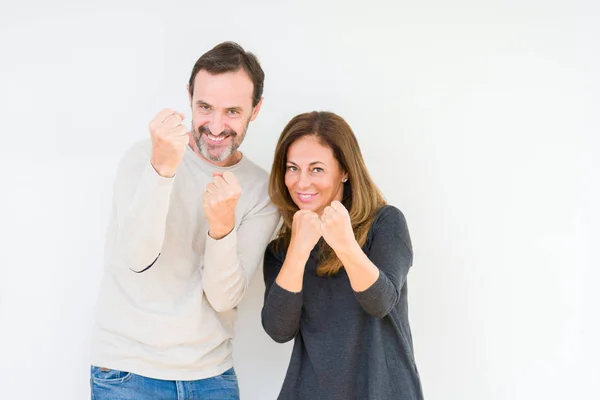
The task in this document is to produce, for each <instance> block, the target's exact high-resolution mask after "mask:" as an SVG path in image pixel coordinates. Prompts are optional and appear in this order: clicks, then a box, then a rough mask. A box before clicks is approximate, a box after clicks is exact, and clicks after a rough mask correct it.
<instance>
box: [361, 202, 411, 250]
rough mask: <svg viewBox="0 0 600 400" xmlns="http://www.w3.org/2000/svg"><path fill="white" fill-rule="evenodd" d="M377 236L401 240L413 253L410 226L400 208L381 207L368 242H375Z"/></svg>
mask: <svg viewBox="0 0 600 400" xmlns="http://www.w3.org/2000/svg"><path fill="white" fill-rule="evenodd" d="M375 236H378V237H387V238H390V239H392V238H399V239H401V240H402V241H403V242H404V243H406V245H407V246H408V247H409V249H410V250H411V251H412V246H411V240H410V234H409V232H408V224H407V223H406V217H405V216H404V213H403V212H402V211H400V209H399V208H398V207H395V206H393V205H390V204H386V205H384V206H383V207H381V208H380V209H379V210H378V211H377V213H376V215H375V217H374V219H373V223H372V224H371V228H370V229H369V235H368V238H367V242H370V241H371V240H373V238H374V237H375Z"/></svg>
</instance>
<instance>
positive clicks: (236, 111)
mask: <svg viewBox="0 0 600 400" xmlns="http://www.w3.org/2000/svg"><path fill="white" fill-rule="evenodd" d="M239 113H240V112H239V111H238V110H229V114H232V115H238V114H239Z"/></svg>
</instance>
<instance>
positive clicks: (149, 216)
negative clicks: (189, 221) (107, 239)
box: [113, 147, 176, 272]
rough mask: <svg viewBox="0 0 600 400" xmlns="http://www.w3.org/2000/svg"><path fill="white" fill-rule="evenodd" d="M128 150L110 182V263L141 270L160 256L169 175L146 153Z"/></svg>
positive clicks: (140, 150) (139, 150)
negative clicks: (160, 171)
mask: <svg viewBox="0 0 600 400" xmlns="http://www.w3.org/2000/svg"><path fill="white" fill-rule="evenodd" d="M143 150H144V149H140V148H139V147H136V148H133V149H131V150H130V151H129V152H128V153H127V154H126V155H125V157H124V158H123V160H122V161H121V164H120V166H119V169H118V171H117V178H116V180H115V184H114V193H113V197H114V200H113V201H114V204H113V207H114V212H115V214H116V224H117V226H116V237H115V242H114V246H115V252H114V256H115V257H116V258H117V259H116V260H115V262H114V265H117V266H119V268H123V267H127V268H129V269H130V270H131V271H133V272H142V271H144V270H146V269H148V268H149V267H150V266H152V265H153V264H154V262H155V261H156V260H157V259H158V257H159V256H160V253H161V250H162V247H163V242H164V239H165V226H166V221H167V214H168V211H169V203H170V198H171V190H172V188H173V181H174V179H176V178H175V177H173V178H164V177H162V176H160V175H158V173H157V172H156V171H155V170H154V168H153V167H152V165H151V164H150V161H149V160H150V158H149V154H148V155H147V154H146V152H145V151H143Z"/></svg>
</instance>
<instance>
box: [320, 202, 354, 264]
mask: <svg viewBox="0 0 600 400" xmlns="http://www.w3.org/2000/svg"><path fill="white" fill-rule="evenodd" d="M321 232H322V234H323V239H325V241H326V242H327V244H328V245H329V247H331V248H332V249H333V250H334V251H336V252H337V251H338V250H341V249H344V248H350V246H352V245H353V244H354V243H355V242H356V239H355V236H354V231H353V230H352V222H351V221H350V214H348V210H346V207H344V205H343V204H342V203H340V202H339V201H333V202H332V203H331V205H329V206H327V207H325V209H324V210H323V214H321Z"/></svg>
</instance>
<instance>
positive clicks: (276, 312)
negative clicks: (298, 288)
mask: <svg viewBox="0 0 600 400" xmlns="http://www.w3.org/2000/svg"><path fill="white" fill-rule="evenodd" d="M275 243H276V241H275V242H272V243H271V244H269V246H268V247H267V250H266V251H265V257H264V268H263V275H264V280H265V300H264V305H263V309H262V314H261V317H262V325H263V328H264V330H265V332H267V334H268V335H269V336H270V337H271V338H272V339H273V340H275V341H276V342H278V343H285V342H287V341H290V340H292V339H293V338H294V337H295V336H296V333H298V329H299V328H300V315H301V313H302V292H299V293H292V292H289V291H287V290H285V289H284V288H282V287H281V286H279V285H278V284H277V282H275V279H276V278H277V275H279V271H280V270H281V267H282V265H283V261H284V260H283V259H282V256H281V253H280V252H277V251H275V248H274V244H275Z"/></svg>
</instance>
